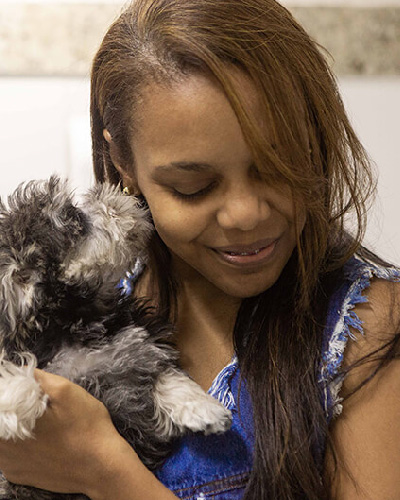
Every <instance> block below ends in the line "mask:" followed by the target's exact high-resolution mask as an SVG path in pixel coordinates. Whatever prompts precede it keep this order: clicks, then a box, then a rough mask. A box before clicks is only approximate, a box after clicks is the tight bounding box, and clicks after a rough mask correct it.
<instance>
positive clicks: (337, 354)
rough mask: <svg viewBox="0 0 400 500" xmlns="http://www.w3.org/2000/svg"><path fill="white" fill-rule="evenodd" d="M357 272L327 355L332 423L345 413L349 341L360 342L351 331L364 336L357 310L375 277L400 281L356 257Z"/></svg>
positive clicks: (398, 275)
mask: <svg viewBox="0 0 400 500" xmlns="http://www.w3.org/2000/svg"><path fill="white" fill-rule="evenodd" d="M354 258H355V260H356V261H357V265H356V268H355V269H353V270H352V272H351V273H349V274H348V276H347V277H348V279H350V280H354V281H353V283H352V284H351V286H350V288H349V291H348V293H347V295H346V298H345V300H344V302H343V304H342V307H341V309H340V310H339V311H338V314H339V319H338V321H337V323H336V325H335V328H334V330H333V333H332V335H331V338H330V340H329V343H328V349H327V351H326V352H325V353H324V354H323V357H322V366H321V373H320V381H321V382H325V384H324V406H325V412H326V415H327V418H328V420H330V419H332V418H335V417H337V416H339V415H340V414H341V413H342V411H343V405H342V402H343V398H341V397H340V396H339V393H340V390H341V388H342V385H343V380H344V377H343V376H339V375H338V373H339V370H340V367H341V364H342V362H343V356H344V350H345V348H346V345H347V341H348V339H349V337H350V338H351V339H352V340H355V341H356V340H357V337H356V335H355V334H354V333H353V332H352V331H351V330H350V328H353V329H354V330H356V331H358V332H359V333H360V334H361V335H364V329H363V326H362V321H361V320H360V318H359V317H358V315H357V313H356V312H355V311H354V310H353V309H354V307H355V306H356V305H357V304H361V303H365V302H368V297H367V296H365V295H363V292H364V290H366V289H367V288H369V287H370V284H371V279H372V278H373V277H376V278H381V279H385V280H389V281H400V270H398V269H396V268H386V267H382V266H378V265H376V264H372V263H370V262H367V261H364V260H363V259H361V258H360V257H357V256H355V257H354Z"/></svg>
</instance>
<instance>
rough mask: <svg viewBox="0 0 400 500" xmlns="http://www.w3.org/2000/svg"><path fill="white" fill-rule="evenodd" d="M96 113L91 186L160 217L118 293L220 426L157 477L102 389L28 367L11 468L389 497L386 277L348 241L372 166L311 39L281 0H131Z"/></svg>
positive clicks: (390, 299)
mask: <svg viewBox="0 0 400 500" xmlns="http://www.w3.org/2000/svg"><path fill="white" fill-rule="evenodd" d="M91 112H92V137H93V157H94V168H95V173H96V177H97V179H98V180H100V181H104V180H105V179H109V180H111V181H112V182H114V183H115V184H118V183H120V182H121V184H122V186H123V187H124V191H125V193H131V194H135V195H137V196H140V197H141V199H142V202H143V203H145V204H147V205H148V207H149V209H150V212H151V215H152V218H153V221H154V225H155V230H156V231H155V233H154V238H153V241H152V243H151V248H150V250H151V259H150V264H149V265H148V267H147V268H146V269H145V270H144V271H143V273H142V274H141V275H140V277H139V278H138V280H137V281H136V282H135V283H133V286H134V292H133V293H135V294H137V295H138V296H146V297H150V298H151V300H152V301H153V303H154V305H155V307H156V308H157V309H158V312H159V313H160V314H162V315H164V316H165V317H166V318H167V319H169V320H171V321H173V322H174V324H175V328H176V334H175V341H176V344H177V346H178V348H179V350H180V354H181V364H182V367H183V369H185V370H186V371H187V372H188V374H189V375H190V376H191V377H193V378H194V379H195V380H196V381H197V382H198V383H199V384H200V385H201V386H202V387H204V388H205V389H206V390H207V389H210V392H211V393H212V394H214V395H215V397H217V398H219V399H220V400H221V401H222V402H224V404H226V405H227V406H228V407H229V408H231V410H232V414H233V426H232V430H231V431H229V432H227V433H226V434H224V435H222V436H218V437H215V436H211V437H203V436H188V437H187V438H185V439H183V440H182V441H180V442H179V443H177V445H176V448H175V450H174V452H173V454H172V455H171V457H169V458H168V459H167V461H166V462H165V464H164V466H163V467H161V468H160V470H157V471H155V474H152V473H150V472H149V471H147V469H145V468H144V467H143V465H142V464H141V463H140V462H139V460H138V458H137V456H136V454H135V452H134V451H133V450H131V449H130V448H129V446H128V445H127V444H126V443H125V442H124V441H123V440H122V439H121V438H120V436H119V435H118V434H117V433H116V431H115V429H114V427H113V426H112V423H111V422H110V419H109V416H108V413H107V411H106V410H105V409H104V407H102V405H101V404H100V403H99V402H97V401H96V400H95V399H93V398H92V397H90V396H89V395H88V394H87V393H86V392H85V391H83V390H82V389H80V388H79V387H77V386H75V385H73V384H71V383H69V382H67V381H65V380H64V379H62V378H60V377H54V376H50V375H49V374H45V373H43V372H40V371H38V373H37V377H38V379H39V381H40V382H41V383H42V385H43V387H44V389H45V390H46V392H47V393H48V394H49V395H50V401H51V405H50V408H49V411H48V412H47V413H46V415H45V416H44V417H43V418H42V419H41V420H40V421H39V422H38V425H37V431H36V434H37V439H36V440H34V441H26V442H17V443H14V444H13V443H2V444H1V446H0V455H1V459H0V468H1V469H2V470H3V471H4V473H5V475H6V477H7V478H8V479H9V480H11V481H14V482H18V483H21V484H29V485H34V486H37V487H41V488H45V489H49V490H54V491H60V492H73V493H74V492H83V493H84V494H86V495H87V496H88V497H89V498H91V499H92V500H102V499H110V498H112V499H124V500H131V499H132V500H134V499H137V498H138V499H141V500H145V499H146V500H147V499H153V498H154V499H157V500H163V499H165V500H167V499H169V498H171V499H172V498H176V496H178V497H180V498H186V499H189V498H190V499H194V498H214V499H217V500H223V499H238V498H246V499H254V500H262V499H270V500H272V499H273V500H278V499H282V500H289V499H315V500H316V499H318V500H321V499H324V498H325V499H330V498H331V499H333V498H334V499H338V500H350V499H351V500H356V499H366V498H371V499H376V498H380V499H392V498H398V497H399V496H400V483H399V481H398V471H399V467H400V451H399V447H398V446H397V441H398V437H399V436H400V423H399V419H398V418H397V415H398V414H399V411H400V402H399V398H398V396H397V394H398V393H397V392H396V391H398V390H399V384H400V382H399V380H400V377H399V373H398V372H399V370H400V368H399V365H398V362H397V359H395V358H396V357H397V351H398V340H399V332H400V329H399V320H400V307H399V302H400V291H399V285H397V284H396V283H395V282H396V281H399V279H400V274H399V272H398V271H396V270H395V269H393V268H390V267H388V266H386V267H385V266H384V264H383V263H382V262H381V261H380V260H379V259H378V258H377V257H375V256H374V255H372V254H370V253H369V252H368V251H367V250H365V249H363V248H362V246H361V240H362V236H363V231H364V223H365V214H366V204H367V202H368V200H369V198H370V196H371V195H372V194H373V182H372V176H371V173H370V167H369V162H368V158H367V155H366V153H365V151H364V149H363V147H362V146H361V144H360V143H359V141H358V139H357V137H356V136H355V134H354V132H353V130H352V128H351V126H350V124H349V122H348V119H347V117H346V114H345V111H344V109H343V104H342V101H341V99H340V97H339V94H338V91H337V87H336V84H335V80H334V78H333V76H332V75H331V73H330V71H329V69H328V67H327V65H326V62H325V60H324V58H323V57H322V55H321V54H320V52H319V51H318V48H317V47H316V45H315V44H314V43H313V42H312V41H311V40H310V38H309V36H308V35H307V34H306V33H305V32H304V30H303V29H302V28H301V27H300V26H299V25H298V24H297V23H296V22H295V21H294V19H293V18H292V16H291V15H290V14H289V12H288V11H287V10H286V9H284V8H283V7H282V6H280V5H279V4H278V3H276V2H275V1H274V0H223V1H218V2H217V1H215V0H136V1H135V2H134V3H133V4H132V5H131V6H130V7H128V8H127V10H126V11H125V12H124V13H123V14H122V15H121V17H120V18H119V19H118V20H117V21H116V22H115V23H114V24H113V26H111V28H110V30H109V31H108V33H107V34H106V36H105V38H104V41H103V43H102V46H101V47H100V49H99V52H98V53H97V55H96V57H95V60H94V65H93V72H92V96H91ZM351 213H355V217H354V220H355V222H354V225H353V227H352V232H351V235H350V234H349V233H348V232H347V231H346V230H345V228H344V219H345V218H346V217H348V215H349V214H351ZM349 337H350V340H349ZM346 345H347V348H346V350H344V349H345V346H346ZM378 387H379V390H377V388H378ZM333 417H335V418H334V419H333ZM393 443H395V444H393ZM77 464H78V466H77ZM170 490H172V491H173V493H172V492H171V491H170Z"/></svg>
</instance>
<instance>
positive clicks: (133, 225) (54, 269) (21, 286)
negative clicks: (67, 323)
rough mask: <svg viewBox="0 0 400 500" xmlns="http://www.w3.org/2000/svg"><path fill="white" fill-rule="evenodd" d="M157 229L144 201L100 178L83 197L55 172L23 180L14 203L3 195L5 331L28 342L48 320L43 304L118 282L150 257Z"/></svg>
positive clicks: (0, 304)
mask: <svg viewBox="0 0 400 500" xmlns="http://www.w3.org/2000/svg"><path fill="white" fill-rule="evenodd" d="M151 230H152V226H151V224H150V223H149V221H148V215H147V213H146V211H145V210H143V209H142V208H140V207H139V206H138V202H137V200H136V199H134V198H133V197H128V196H123V195H122V194H121V193H120V192H119V190H118V188H116V187H114V186H110V185H108V184H102V185H100V184H99V185H96V186H95V187H94V188H93V189H91V190H89V191H88V192H87V193H86V194H85V195H83V196H82V197H81V198H80V199H79V200H77V199H75V197H74V195H73V193H72V192H71V190H70V189H69V188H68V185H67V183H66V182H62V181H61V180H60V179H59V178H57V177H55V176H54V177H52V178H50V180H48V181H31V182H29V183H27V184H25V185H21V186H20V187H19V188H18V189H17V190H16V191H15V192H14V194H12V195H11V196H10V197H9V198H8V207H6V206H5V204H3V203H1V202H0V315H1V318H0V335H1V337H2V338H3V339H4V338H5V337H8V338H12V339H13V340H14V341H15V342H16V343H17V344H19V342H18V338H20V340H21V342H20V344H21V345H22V344H23V341H24V337H26V336H28V335H30V332H32V331H35V330H36V331H40V330H41V329H43V328H45V327H46V325H45V324H43V323H45V322H46V318H45V315H44V316H43V310H44V309H45V310H47V311H49V314H50V313H51V310H52V308H53V310H54V309H55V308H57V307H60V305H59V304H60V299H61V295H62V294H65V290H67V289H74V290H75V292H74V293H75V294H78V295H79V290H80V288H82V290H84V294H87V293H88V291H91V292H92V293H100V290H101V287H102V286H103V285H105V284H107V286H108V287H110V286H114V285H115V284H116V283H117V282H118V280H119V278H120V277H121V276H122V274H123V273H124V271H125V270H127V269H128V268H129V267H130V266H132V264H133V263H134V262H135V261H136V259H137V258H138V257H142V258H144V256H145V249H146V246H147V245H146V243H147V241H148V239H149V236H150V234H151ZM58 294H60V295H58ZM63 307H66V305H65V303H64V305H63Z"/></svg>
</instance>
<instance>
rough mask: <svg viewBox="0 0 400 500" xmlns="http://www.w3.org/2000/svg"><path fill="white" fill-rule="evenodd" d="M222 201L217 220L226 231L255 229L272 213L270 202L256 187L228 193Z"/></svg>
mask: <svg viewBox="0 0 400 500" xmlns="http://www.w3.org/2000/svg"><path fill="white" fill-rule="evenodd" d="M221 201H222V203H221V205H220V208H219V210H218V213H217V220H218V223H219V225H220V226H221V227H222V228H224V229H241V230H242V231H249V230H251V229H255V228H256V227H257V226H258V225H259V224H260V222H262V221H265V220H266V219H268V217H269V215H270V212H271V208H270V205H269V203H268V201H267V200H266V199H265V198H264V197H263V196H261V194H260V190H259V189H256V188H255V187H254V186H247V187H246V186H244V185H242V186H239V187H238V189H235V190H234V191H231V192H227V193H226V195H225V196H224V197H223V198H222V199H221Z"/></svg>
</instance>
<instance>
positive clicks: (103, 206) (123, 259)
mask: <svg viewBox="0 0 400 500" xmlns="http://www.w3.org/2000/svg"><path fill="white" fill-rule="evenodd" d="M80 208H81V209H82V210H83V212H84V213H85V216H86V217H87V219H88V221H89V222H90V230H89V231H88V234H87V236H86V237H85V239H83V240H82V241H81V243H80V244H79V246H76V249H75V253H74V254H73V258H72V259H71V260H70V261H69V263H68V266H66V276H67V278H69V279H71V280H75V279H84V280H89V279H90V278H91V276H92V275H93V274H95V275H98V274H99V273H100V274H102V275H103V277H104V278H105V277H106V276H107V275H108V276H113V275H115V274H116V273H118V272H123V271H126V270H128V269H129V268H130V266H131V265H132V264H133V263H134V262H135V261H136V260H137V258H138V257H139V258H142V259H144V260H145V258H146V254H147V244H148V241H149V239H150V235H151V233H152V231H153V229H154V228H153V225H152V223H151V222H150V214H149V211H148V210H147V209H145V208H143V207H142V206H141V205H140V203H139V200H138V199H137V198H135V197H134V196H124V195H123V194H122V193H121V192H120V190H119V188H118V187H115V186H112V185H111V184H108V183H104V184H96V185H95V186H94V187H93V188H92V189H90V190H89V191H88V192H87V193H85V195H84V197H83V199H82V200H81V204H80Z"/></svg>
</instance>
